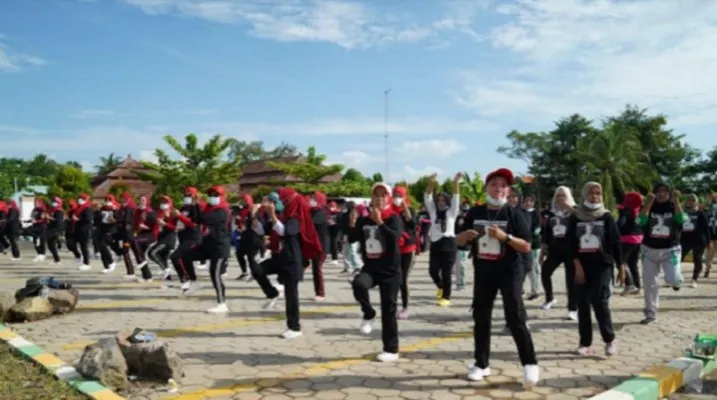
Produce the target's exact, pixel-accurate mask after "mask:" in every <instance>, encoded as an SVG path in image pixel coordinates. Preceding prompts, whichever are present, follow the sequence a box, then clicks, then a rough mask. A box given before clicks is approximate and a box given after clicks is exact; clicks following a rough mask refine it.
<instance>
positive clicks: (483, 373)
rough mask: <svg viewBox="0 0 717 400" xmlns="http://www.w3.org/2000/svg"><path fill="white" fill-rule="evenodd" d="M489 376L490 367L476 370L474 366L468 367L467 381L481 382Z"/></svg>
mask: <svg viewBox="0 0 717 400" xmlns="http://www.w3.org/2000/svg"><path fill="white" fill-rule="evenodd" d="M489 375H490V367H486V368H478V367H476V366H475V365H471V366H469V367H468V375H467V376H466V378H468V380H469V381H482V380H483V379H484V378H485V377H487V376H489Z"/></svg>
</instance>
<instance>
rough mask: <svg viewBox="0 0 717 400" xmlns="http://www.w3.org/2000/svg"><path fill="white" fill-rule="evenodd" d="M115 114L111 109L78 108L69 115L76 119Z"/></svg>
mask: <svg viewBox="0 0 717 400" xmlns="http://www.w3.org/2000/svg"><path fill="white" fill-rule="evenodd" d="M115 115H117V113H116V112H115V111H113V110H80V111H78V112H76V113H74V114H72V115H71V117H72V118H78V119H91V118H102V117H112V116H115Z"/></svg>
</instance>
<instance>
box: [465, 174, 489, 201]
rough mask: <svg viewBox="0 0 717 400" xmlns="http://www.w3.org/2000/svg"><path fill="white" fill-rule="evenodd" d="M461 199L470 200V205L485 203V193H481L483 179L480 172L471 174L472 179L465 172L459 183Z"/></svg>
mask: <svg viewBox="0 0 717 400" xmlns="http://www.w3.org/2000/svg"><path fill="white" fill-rule="evenodd" d="M461 197H463V198H467V199H468V200H470V202H471V204H475V203H477V202H479V201H480V202H481V203H483V202H485V192H484V191H483V178H482V177H481V176H480V172H478V171H475V172H473V177H472V178H471V176H470V175H469V174H468V172H465V173H464V174H463V180H462V181H461Z"/></svg>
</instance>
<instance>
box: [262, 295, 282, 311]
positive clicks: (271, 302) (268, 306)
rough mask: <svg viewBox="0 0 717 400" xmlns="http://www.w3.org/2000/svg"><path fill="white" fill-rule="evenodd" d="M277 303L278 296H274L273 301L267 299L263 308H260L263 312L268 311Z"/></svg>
mask: <svg viewBox="0 0 717 400" xmlns="http://www.w3.org/2000/svg"><path fill="white" fill-rule="evenodd" d="M277 301H279V296H276V297H274V298H273V299H268V300H267V301H266V303H264V306H263V307H262V308H263V309H265V310H270V309H272V308H274V307H275V306H276V302H277Z"/></svg>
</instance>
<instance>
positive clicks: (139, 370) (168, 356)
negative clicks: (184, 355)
mask: <svg viewBox="0 0 717 400" xmlns="http://www.w3.org/2000/svg"><path fill="white" fill-rule="evenodd" d="M135 332H137V330H135ZM130 335H131V334H128V333H126V332H122V333H120V334H119V335H118V336H117V343H118V344H119V347H120V349H121V350H122V354H123V355H124V358H125V360H126V361H127V369H128V373H129V374H130V375H136V376H137V377H138V378H140V379H147V380H154V381H159V382H163V383H166V382H167V381H168V380H169V379H174V380H175V381H179V380H180V379H181V378H182V377H183V376H184V362H183V361H182V359H181V358H180V357H179V355H178V354H177V353H176V352H175V351H174V350H172V348H171V347H170V346H169V343H165V342H161V341H155V342H152V343H131V342H129V340H128V338H129V337H130Z"/></svg>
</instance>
